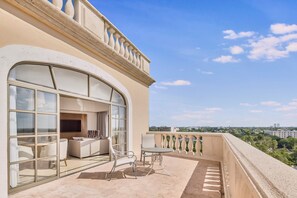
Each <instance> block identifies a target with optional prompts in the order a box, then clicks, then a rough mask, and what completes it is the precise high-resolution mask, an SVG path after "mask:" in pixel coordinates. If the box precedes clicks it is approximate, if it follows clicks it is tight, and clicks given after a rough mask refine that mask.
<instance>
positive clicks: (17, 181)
mask: <svg viewBox="0 0 297 198" xmlns="http://www.w3.org/2000/svg"><path fill="white" fill-rule="evenodd" d="M9 171H10V172H9V174H10V187H11V188H15V187H17V186H20V185H24V184H28V183H33V182H34V180H35V162H34V161H30V162H24V163H20V164H14V165H10V170H9Z"/></svg>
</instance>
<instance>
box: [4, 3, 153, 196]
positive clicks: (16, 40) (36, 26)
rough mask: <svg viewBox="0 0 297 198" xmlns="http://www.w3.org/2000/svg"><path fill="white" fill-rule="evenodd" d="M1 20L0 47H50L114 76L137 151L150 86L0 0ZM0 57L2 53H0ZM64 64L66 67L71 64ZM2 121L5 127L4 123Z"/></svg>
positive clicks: (146, 124)
mask: <svg viewBox="0 0 297 198" xmlns="http://www.w3.org/2000/svg"><path fill="white" fill-rule="evenodd" d="M0 19H1V21H0V50H1V48H3V47H7V46H10V45H24V46H28V47H30V46H32V47H40V48H43V49H49V50H53V51H56V52H59V53H65V54H66V55H70V56H73V57H76V58H77V59H80V60H82V61H85V62H88V63H90V64H92V65H95V66H96V67H98V68H100V69H101V70H104V71H105V72H106V73H108V74H110V75H111V76H112V77H113V78H115V79H117V80H118V81H119V82H120V83H121V84H122V85H123V86H124V87H125V88H126V89H127V91H128V93H129V97H130V99H131V101H128V103H129V104H128V106H130V108H128V109H130V110H131V111H132V112H129V115H130V117H129V118H128V119H132V120H131V123H132V129H131V128H130V129H128V133H129V134H130V131H131V132H133V137H132V142H133V144H132V149H133V150H134V151H135V152H136V153H137V154H138V153H140V138H141V133H145V132H147V131H148V127H149V89H148V87H147V86H145V85H143V84H141V83H139V82H137V81H136V80H134V79H132V78H130V77H128V76H127V75H125V74H123V73H121V72H119V71H117V70H115V69H113V68H111V64H112V63H110V62H107V61H105V60H103V59H102V58H101V57H99V56H97V55H94V54H93V53H92V52H90V51H89V50H88V49H86V48H84V47H82V46H81V45H80V44H79V43H76V42H74V41H73V40H71V39H69V38H67V37H66V36H64V35H62V34H60V33H58V32H56V31H55V30H53V29H50V28H49V27H47V26H46V25H44V24H42V23H41V22H39V21H38V20H36V19H34V18H33V17H31V16H29V15H27V14H26V13H24V12H21V11H20V10H18V9H17V8H15V7H13V6H11V5H10V4H7V3H6V2H3V1H0ZM0 56H2V55H1V54H0ZM24 56H25V55H24ZM1 58H2V61H5V57H3V56H2V57H1ZM24 61H29V60H24ZM45 62H46V61H45ZM49 63H51V62H49ZM11 66H13V65H11ZM64 66H66V67H67V66H71V65H64ZM0 67H2V65H0ZM0 69H1V68H0ZM2 74H3V73H2ZM98 77H99V78H100V75H99V76H98ZM1 78H2V79H1V82H4V80H5V81H6V79H7V76H4V75H1ZM6 86H7V84H5V85H3V84H1V85H0V88H1V90H5V89H6ZM119 91H121V90H119ZM5 93H6V91H5V92H2V93H1V94H3V95H2V97H1V103H4V105H6V109H5V107H4V106H2V107H0V110H1V111H2V112H1V115H7V113H6V112H7V98H6V97H7V96H4V95H5ZM125 97H127V96H125ZM5 98H6V99H5ZM4 112H5V114H4ZM4 120H6V119H3V120H2V121H1V135H0V137H1V140H0V141H1V150H2V151H3V149H4V150H5V152H6V153H5V152H4V151H3V152H1V168H0V170H1V174H0V176H1V178H3V179H1V181H0V183H1V187H0V188H1V189H0V191H1V193H0V197H6V196H7V185H2V183H3V182H4V183H5V182H7V181H6V178H7V131H6V129H7V128H6V124H7V122H6V123H5V122H4ZM3 124H4V125H5V126H3ZM2 126H3V127H2ZM2 148H3V149H2ZM3 190H4V191H3Z"/></svg>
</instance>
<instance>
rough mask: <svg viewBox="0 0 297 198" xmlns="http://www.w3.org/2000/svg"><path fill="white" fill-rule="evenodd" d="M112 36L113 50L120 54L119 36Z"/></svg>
mask: <svg viewBox="0 0 297 198" xmlns="http://www.w3.org/2000/svg"><path fill="white" fill-rule="evenodd" d="M114 36H115V37H116V41H115V48H114V50H115V51H116V52H118V53H119V52H120V49H121V48H120V43H119V38H120V35H119V34H118V33H116V34H115V35H114Z"/></svg>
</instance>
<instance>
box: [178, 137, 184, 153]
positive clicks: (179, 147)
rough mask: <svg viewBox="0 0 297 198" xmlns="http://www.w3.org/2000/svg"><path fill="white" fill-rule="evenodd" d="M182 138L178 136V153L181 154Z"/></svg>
mask: <svg viewBox="0 0 297 198" xmlns="http://www.w3.org/2000/svg"><path fill="white" fill-rule="evenodd" d="M182 144H183V136H182V135H179V137H178V153H181V152H182V150H183V145H182Z"/></svg>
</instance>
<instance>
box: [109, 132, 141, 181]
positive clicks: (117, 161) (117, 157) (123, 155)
mask: <svg viewBox="0 0 297 198" xmlns="http://www.w3.org/2000/svg"><path fill="white" fill-rule="evenodd" d="M108 141H109V149H110V152H111V155H112V157H113V159H114V164H113V167H112V169H111V171H110V172H109V181H110V180H111V174H112V173H113V172H114V171H115V168H116V167H119V166H122V165H125V164H129V165H130V166H132V170H133V172H134V176H135V178H136V160H137V157H136V156H135V154H134V152H133V151H117V150H115V149H114V148H113V146H112V140H111V138H110V137H109V138H108Z"/></svg>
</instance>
